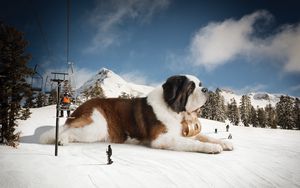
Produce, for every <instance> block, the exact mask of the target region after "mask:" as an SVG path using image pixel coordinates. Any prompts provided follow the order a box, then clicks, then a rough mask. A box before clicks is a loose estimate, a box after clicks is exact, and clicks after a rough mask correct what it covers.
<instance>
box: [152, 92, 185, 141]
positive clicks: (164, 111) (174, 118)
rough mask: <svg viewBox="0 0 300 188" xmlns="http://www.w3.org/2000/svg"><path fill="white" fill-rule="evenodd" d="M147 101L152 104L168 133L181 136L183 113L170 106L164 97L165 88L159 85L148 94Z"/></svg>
mask: <svg viewBox="0 0 300 188" xmlns="http://www.w3.org/2000/svg"><path fill="white" fill-rule="evenodd" d="M147 102H148V104H149V105H150V106H152V108H153V111H154V114H155V115H156V117H157V119H158V120H159V121H161V122H162V123H163V124H164V125H165V126H166V127H167V130H168V134H172V135H173V136H180V134H181V124H180V123H181V115H180V114H178V113H176V112H174V111H173V110H172V109H171V108H169V107H168V106H167V104H166V102H165V101H164V99H163V88H162V87H157V88H155V89H154V90H153V91H152V92H150V93H149V94H148V96H147Z"/></svg>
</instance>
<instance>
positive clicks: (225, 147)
mask: <svg viewBox="0 0 300 188" xmlns="http://www.w3.org/2000/svg"><path fill="white" fill-rule="evenodd" d="M220 145H221V146H222V148H223V150H224V151H232V150H233V144H232V143H231V142H229V141H225V140H222V141H221V143H220Z"/></svg>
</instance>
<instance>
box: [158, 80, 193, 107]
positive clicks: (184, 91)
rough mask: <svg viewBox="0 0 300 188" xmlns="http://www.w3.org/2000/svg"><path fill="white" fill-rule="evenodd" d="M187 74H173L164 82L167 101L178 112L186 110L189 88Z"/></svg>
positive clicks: (164, 93)
mask: <svg viewBox="0 0 300 188" xmlns="http://www.w3.org/2000/svg"><path fill="white" fill-rule="evenodd" d="M188 84H189V80H188V78H187V77H186V76H172V77H170V78H168V79H167V81H166V82H165V83H164V84H163V95H164V100H165V101H166V103H167V104H168V105H169V106H170V107H171V108H172V109H173V110H174V111H175V112H177V113H179V112H182V111H185V105H186V103H187V99H188V95H189V92H190V91H189V90H188V87H187V85H188Z"/></svg>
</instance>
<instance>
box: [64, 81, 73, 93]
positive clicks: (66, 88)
mask: <svg viewBox="0 0 300 188" xmlns="http://www.w3.org/2000/svg"><path fill="white" fill-rule="evenodd" d="M63 83H64V84H63V89H62V90H63V92H62V93H69V95H70V96H74V90H73V88H72V86H71V82H69V80H65V81H64V82H63Z"/></svg>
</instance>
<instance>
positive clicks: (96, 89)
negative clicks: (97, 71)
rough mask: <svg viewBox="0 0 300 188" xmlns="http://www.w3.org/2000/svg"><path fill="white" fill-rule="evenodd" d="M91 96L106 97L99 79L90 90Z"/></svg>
mask: <svg viewBox="0 0 300 188" xmlns="http://www.w3.org/2000/svg"><path fill="white" fill-rule="evenodd" d="M90 97H91V98H95V97H100V98H105V95H104V91H103V89H102V87H101V85H100V83H99V81H96V83H95V85H94V86H93V87H92V89H91V90H90Z"/></svg>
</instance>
